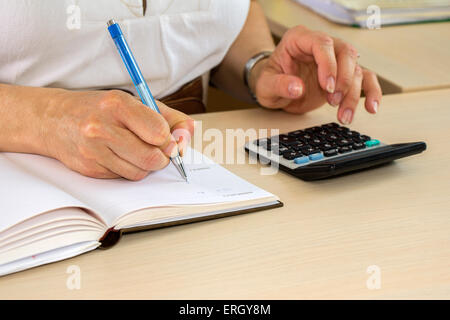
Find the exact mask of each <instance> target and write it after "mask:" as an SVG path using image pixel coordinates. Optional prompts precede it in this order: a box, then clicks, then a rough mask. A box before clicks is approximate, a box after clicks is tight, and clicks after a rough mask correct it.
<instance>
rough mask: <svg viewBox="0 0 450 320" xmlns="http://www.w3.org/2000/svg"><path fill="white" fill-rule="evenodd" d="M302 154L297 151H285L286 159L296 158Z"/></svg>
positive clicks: (284, 156)
mask: <svg viewBox="0 0 450 320" xmlns="http://www.w3.org/2000/svg"><path fill="white" fill-rule="evenodd" d="M301 155H302V154H301V153H300V152H296V151H287V152H284V153H283V158H285V159H286V160H294V159H295V158H298V157H300V156H301Z"/></svg>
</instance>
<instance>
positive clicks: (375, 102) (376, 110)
mask: <svg viewBox="0 0 450 320" xmlns="http://www.w3.org/2000/svg"><path fill="white" fill-rule="evenodd" d="M372 108H373V111H375V113H377V112H378V101H374V102H373V103H372Z"/></svg>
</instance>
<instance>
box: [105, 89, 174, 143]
mask: <svg viewBox="0 0 450 320" xmlns="http://www.w3.org/2000/svg"><path fill="white" fill-rule="evenodd" d="M101 106H102V108H103V109H106V108H110V109H111V112H112V114H114V116H115V118H116V120H117V121H119V122H120V123H121V124H122V125H123V126H125V127H126V128H128V129H129V130H130V131H132V132H133V133H134V134H136V135H137V136H138V137H139V138H141V139H142V140H144V141H145V142H146V143H148V144H151V145H155V146H159V147H163V146H165V145H167V144H168V142H169V141H170V138H171V135H170V129H169V125H168V124H167V121H166V119H164V117H163V116H162V115H161V114H159V113H158V112H156V111H153V110H152V109H150V108H149V107H147V106H146V105H144V104H142V103H141V102H139V101H137V100H136V99H135V98H133V97H132V96H130V95H129V94H127V93H124V92H117V91H116V90H112V91H109V92H107V93H106V94H105V95H104V98H103V101H102V102H101Z"/></svg>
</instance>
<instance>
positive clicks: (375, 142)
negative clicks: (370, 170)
mask: <svg viewBox="0 0 450 320" xmlns="http://www.w3.org/2000/svg"><path fill="white" fill-rule="evenodd" d="M379 144H380V141H379V140H377V139H372V140H369V141H366V146H367V147H369V148H370V147H375V146H377V145H379Z"/></svg>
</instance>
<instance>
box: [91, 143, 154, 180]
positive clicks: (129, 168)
mask: <svg viewBox="0 0 450 320" xmlns="http://www.w3.org/2000/svg"><path fill="white" fill-rule="evenodd" d="M97 163H98V164H99V165H101V166H102V167H104V168H106V169H108V170H109V171H111V172H113V173H115V174H117V175H119V176H121V177H123V178H125V179H128V180H132V181H138V180H142V179H144V178H145V177H146V176H147V175H148V171H145V170H142V169H140V168H138V167H136V166H135V165H133V164H131V163H129V162H128V161H126V160H124V159H122V158H120V157H119V156H118V155H116V154H115V153H114V152H113V151H112V150H111V149H109V148H104V149H103V150H102V151H101V154H100V157H99V158H97Z"/></svg>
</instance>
